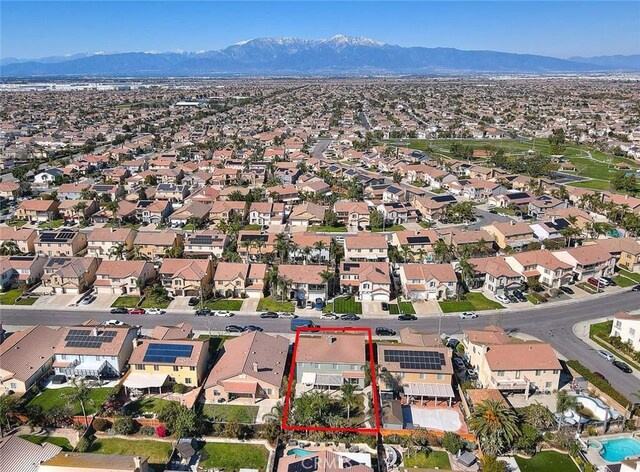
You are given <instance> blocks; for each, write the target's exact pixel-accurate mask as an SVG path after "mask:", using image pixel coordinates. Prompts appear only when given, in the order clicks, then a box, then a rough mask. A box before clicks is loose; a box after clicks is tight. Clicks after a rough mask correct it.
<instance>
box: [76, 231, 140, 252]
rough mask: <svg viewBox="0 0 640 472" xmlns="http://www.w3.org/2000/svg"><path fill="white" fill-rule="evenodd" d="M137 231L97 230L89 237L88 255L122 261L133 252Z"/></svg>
mask: <svg viewBox="0 0 640 472" xmlns="http://www.w3.org/2000/svg"><path fill="white" fill-rule="evenodd" d="M137 234H138V232H137V231H135V230H133V229H131V228H95V229H93V231H91V233H90V234H89V236H88V237H87V255H88V256H92V257H100V258H101V259H109V260H118V259H120V260H122V259H125V258H126V255H127V252H129V251H132V250H133V241H134V240H135V239H136V235H137Z"/></svg>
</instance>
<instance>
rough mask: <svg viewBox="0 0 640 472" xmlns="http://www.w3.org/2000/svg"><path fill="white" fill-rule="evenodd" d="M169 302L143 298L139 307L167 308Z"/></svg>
mask: <svg viewBox="0 0 640 472" xmlns="http://www.w3.org/2000/svg"><path fill="white" fill-rule="evenodd" d="M169 303H171V300H159V299H157V298H153V297H145V298H144V300H142V303H141V304H140V306H141V307H142V308H167V307H168V306H169Z"/></svg>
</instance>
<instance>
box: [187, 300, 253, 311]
mask: <svg viewBox="0 0 640 472" xmlns="http://www.w3.org/2000/svg"><path fill="white" fill-rule="evenodd" d="M204 306H206V307H207V308H209V309H211V310H228V311H239V310H240V309H241V308H242V300H209V301H207V302H204ZM199 307H200V306H199V305H198V306H194V307H193V308H194V309H198V308H199Z"/></svg>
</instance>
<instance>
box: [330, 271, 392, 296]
mask: <svg viewBox="0 0 640 472" xmlns="http://www.w3.org/2000/svg"><path fill="white" fill-rule="evenodd" d="M340 287H341V288H342V289H343V291H345V290H346V291H348V292H349V293H352V294H357V298H358V300H361V301H380V302H388V301H389V299H390V298H391V289H392V287H391V275H390V273H389V263H388V262H343V263H342V265H341V266H340Z"/></svg>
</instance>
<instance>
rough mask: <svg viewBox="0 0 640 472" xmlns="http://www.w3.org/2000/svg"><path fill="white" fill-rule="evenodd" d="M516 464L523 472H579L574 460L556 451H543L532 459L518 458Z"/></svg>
mask: <svg viewBox="0 0 640 472" xmlns="http://www.w3.org/2000/svg"><path fill="white" fill-rule="evenodd" d="M516 462H517V463H518V467H520V471H521V472H556V471H560V470H561V471H562V472H574V471H575V472H578V470H579V469H578V468H577V467H576V465H575V464H574V462H573V460H571V458H570V457H569V456H568V455H566V454H560V453H559V452H555V451H543V452H539V453H537V454H536V455H535V456H533V457H532V458H531V459H524V458H522V457H518V456H516Z"/></svg>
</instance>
